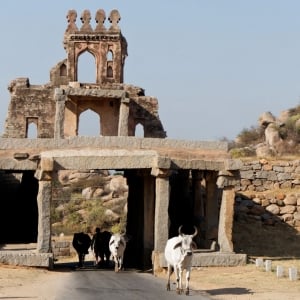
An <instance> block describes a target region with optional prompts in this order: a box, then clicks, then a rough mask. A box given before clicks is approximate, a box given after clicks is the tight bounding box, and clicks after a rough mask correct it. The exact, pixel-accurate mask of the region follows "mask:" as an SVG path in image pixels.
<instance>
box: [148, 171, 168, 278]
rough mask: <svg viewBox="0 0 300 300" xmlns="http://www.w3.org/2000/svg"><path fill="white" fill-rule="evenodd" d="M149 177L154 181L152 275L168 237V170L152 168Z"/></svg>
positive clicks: (156, 268) (158, 264)
mask: <svg viewBox="0 0 300 300" xmlns="http://www.w3.org/2000/svg"><path fill="white" fill-rule="evenodd" d="M151 175H154V176H156V179H155V216H154V251H153V253H152V264H153V271H154V273H155V272H156V271H157V270H158V269H159V268H160V261H161V256H162V255H163V252H164V249H165V246H166V243H167V240H168V237H169V215H168V207H169V198H170V190H169V187H170V185H169V170H164V169H157V168H152V171H151Z"/></svg>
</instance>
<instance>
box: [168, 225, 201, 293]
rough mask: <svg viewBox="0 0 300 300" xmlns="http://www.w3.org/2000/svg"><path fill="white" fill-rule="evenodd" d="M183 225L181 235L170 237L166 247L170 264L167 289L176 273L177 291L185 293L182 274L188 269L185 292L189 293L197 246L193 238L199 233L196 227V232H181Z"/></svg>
mask: <svg viewBox="0 0 300 300" xmlns="http://www.w3.org/2000/svg"><path fill="white" fill-rule="evenodd" d="M181 229H182V226H180V227H179V230H178V232H179V235H178V236H175V237H173V238H170V239H169V240H168V241H167V244H166V247H165V258H166V260H167V264H168V282H167V291H170V277H171V274H172V273H173V270H174V273H175V276H176V292H177V294H181V293H183V288H182V275H183V270H185V271H186V282H185V294H186V295H188V294H189V292H190V290H189V281H190V273H191V267H192V258H193V250H194V249H196V248H197V246H196V243H195V242H194V241H193V238H194V237H195V236H196V235H197V233H198V231H197V228H196V227H194V229H195V232H194V233H193V234H191V235H187V234H183V233H182V232H181Z"/></svg>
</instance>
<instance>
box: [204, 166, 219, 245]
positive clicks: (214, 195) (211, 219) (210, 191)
mask: <svg viewBox="0 0 300 300" xmlns="http://www.w3.org/2000/svg"><path fill="white" fill-rule="evenodd" d="M217 175H218V174H217V173H216V172H213V171H210V172H208V173H207V175H206V177H205V179H206V193H207V201H206V222H205V223H206V242H207V243H211V242H212V241H216V240H217V239H218V224H219V203H218V202H219V196H220V193H219V189H218V186H217ZM207 246H209V247H210V245H209V244H208V245H207Z"/></svg>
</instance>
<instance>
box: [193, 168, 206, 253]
mask: <svg viewBox="0 0 300 300" xmlns="http://www.w3.org/2000/svg"><path fill="white" fill-rule="evenodd" d="M202 179H203V171H199V170H193V171H192V187H193V195H194V210H193V213H194V219H195V221H196V223H195V226H196V227H197V230H198V234H197V236H196V237H195V238H194V240H195V242H196V243H197V245H198V247H199V246H200V244H201V238H202V237H201V232H202V230H203V228H201V226H202V225H203V218H204V216H205V203H204V199H203V197H202V189H203V188H204V187H203V186H202Z"/></svg>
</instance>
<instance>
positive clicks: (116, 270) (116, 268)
mask: <svg viewBox="0 0 300 300" xmlns="http://www.w3.org/2000/svg"><path fill="white" fill-rule="evenodd" d="M114 261H115V272H119V266H118V265H119V261H118V258H117V257H115V258H114Z"/></svg>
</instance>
